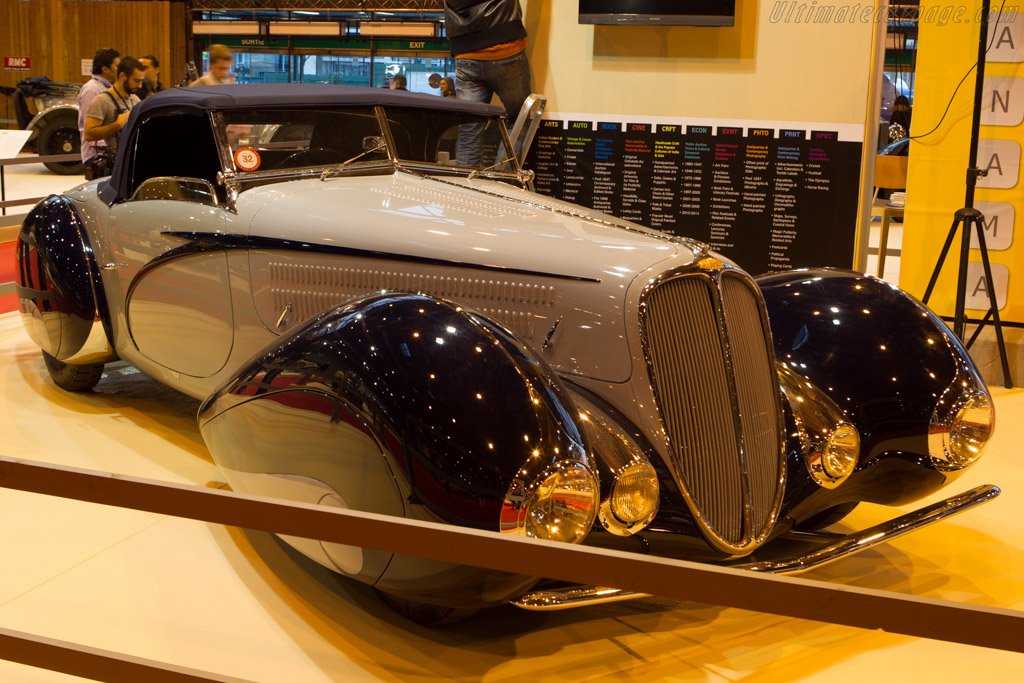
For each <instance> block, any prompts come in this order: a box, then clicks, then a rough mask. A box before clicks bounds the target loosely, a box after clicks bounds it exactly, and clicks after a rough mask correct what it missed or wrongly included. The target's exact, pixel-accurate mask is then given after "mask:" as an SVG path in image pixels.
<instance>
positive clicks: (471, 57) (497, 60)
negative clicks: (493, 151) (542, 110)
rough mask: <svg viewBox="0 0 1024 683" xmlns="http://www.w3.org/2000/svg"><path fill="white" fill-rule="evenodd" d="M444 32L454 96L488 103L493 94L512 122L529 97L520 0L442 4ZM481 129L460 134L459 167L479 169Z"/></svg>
mask: <svg viewBox="0 0 1024 683" xmlns="http://www.w3.org/2000/svg"><path fill="white" fill-rule="evenodd" d="M444 18H445V31H446V33H447V35H448V41H449V43H450V44H451V53H452V56H453V57H455V81H456V83H458V89H457V96H458V98H459V99H462V100H473V101H475V102H490V101H491V96H492V95H494V94H497V95H498V97H499V98H501V103H502V104H503V105H505V116H506V118H508V119H509V121H514V120H515V118H516V117H517V116H518V115H519V110H520V108H522V106H523V102H524V101H526V98H527V97H529V95H530V62H529V60H528V59H527V58H526V27H525V26H523V11H522V9H521V8H520V6H519V0H444ZM482 136H483V125H482V124H464V125H463V126H461V127H460V129H459V149H458V164H459V165H460V166H475V167H479V166H482V165H483V141H482V139H481V138H482Z"/></svg>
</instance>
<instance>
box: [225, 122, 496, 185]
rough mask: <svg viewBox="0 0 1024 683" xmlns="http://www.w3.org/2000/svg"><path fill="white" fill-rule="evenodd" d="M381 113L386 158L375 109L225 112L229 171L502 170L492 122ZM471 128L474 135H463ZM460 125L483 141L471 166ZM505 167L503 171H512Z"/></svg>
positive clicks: (494, 126)
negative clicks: (389, 164) (386, 164)
mask: <svg viewBox="0 0 1024 683" xmlns="http://www.w3.org/2000/svg"><path fill="white" fill-rule="evenodd" d="M384 112H385V118H386V120H387V126H388V130H389V132H390V136H391V140H392V141H393V143H394V148H393V149H391V150H390V154H389V149H388V146H387V144H386V139H387V138H386V137H385V135H384V133H383V131H382V130H381V125H380V121H379V119H378V117H377V114H376V112H375V110H374V108H373V107H349V108H344V109H342V108H338V109H333V108H332V109H271V110H264V111H226V112H224V113H223V119H222V120H223V122H224V126H225V133H226V135H227V140H228V144H229V145H230V148H231V155H232V159H233V160H234V164H235V170H236V171H238V172H240V173H246V172H253V171H274V170H277V171H287V170H301V169H306V168H316V167H331V166H334V167H338V166H342V165H344V166H352V167H357V165H359V164H366V163H368V162H369V163H372V162H380V161H386V160H388V159H390V158H395V159H398V160H401V161H405V162H412V163H414V164H417V165H418V164H431V165H435V166H437V167H443V168H445V169H446V170H449V171H451V172H457V171H459V170H469V171H474V170H476V171H481V170H485V169H487V168H491V167H493V168H496V169H497V168H501V166H504V165H505V164H499V165H495V159H496V157H497V155H498V154H499V153H500V151H501V150H503V149H504V147H503V145H502V136H501V122H500V120H499V119H498V118H497V117H494V116H482V115H480V114H470V113H466V112H458V111H446V110H442V109H428V108H413V107H388V108H385V110H384ZM474 124H475V125H476V126H477V128H476V131H478V132H474V131H473V129H471V128H469V127H470V126H473V125H474ZM463 126H467V132H468V133H471V134H472V135H473V136H474V138H476V136H479V139H480V140H481V141H482V143H481V147H482V151H483V153H482V154H478V155H473V156H475V157H476V159H474V160H473V161H472V162H468V161H467V158H466V157H467V155H466V154H463V158H461V159H460V158H459V131H460V129H461V128H462V127H463ZM502 153H503V152H502ZM508 166H509V168H507V169H503V170H510V171H511V170H514V169H512V168H511V164H508Z"/></svg>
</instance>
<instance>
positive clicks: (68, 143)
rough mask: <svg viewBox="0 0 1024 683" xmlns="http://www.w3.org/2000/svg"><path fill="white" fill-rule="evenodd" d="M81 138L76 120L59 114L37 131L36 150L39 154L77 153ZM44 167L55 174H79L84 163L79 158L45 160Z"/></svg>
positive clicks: (82, 169)
mask: <svg viewBox="0 0 1024 683" xmlns="http://www.w3.org/2000/svg"><path fill="white" fill-rule="evenodd" d="M81 144H82V143H81V138H80V137H79V136H78V121H76V120H75V119H73V118H70V117H67V116H59V117H56V118H54V119H53V120H51V121H50V122H49V123H48V124H47V125H46V127H45V128H43V130H42V132H40V133H39V142H38V144H36V151H37V152H38V153H39V156H50V155H52V154H79V153H80V152H81ZM43 165H44V166H46V168H48V169H50V170H51V171H53V172H54V173H56V174H57V175H81V174H82V173H84V172H85V165H84V164H83V163H82V160H81V159H78V160H77V161H47V162H46V163H45V164H43Z"/></svg>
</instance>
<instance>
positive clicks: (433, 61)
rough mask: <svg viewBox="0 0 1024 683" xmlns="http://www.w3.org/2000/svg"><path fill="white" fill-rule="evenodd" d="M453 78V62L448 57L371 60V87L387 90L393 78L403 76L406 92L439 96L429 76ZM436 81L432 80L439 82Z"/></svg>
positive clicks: (379, 58) (376, 58) (382, 58)
mask: <svg viewBox="0 0 1024 683" xmlns="http://www.w3.org/2000/svg"><path fill="white" fill-rule="evenodd" d="M435 74H436V75H437V76H438V77H439V78H440V77H442V76H451V77H452V78H454V77H455V60H454V59H451V58H450V57H406V56H401V55H395V56H388V55H376V56H375V57H374V58H373V86H374V87H375V88H387V87H390V86H391V81H392V79H393V78H394V77H395V76H398V75H402V76H405V80H406V86H405V88H406V90H408V91H410V92H421V93H426V94H428V95H440V94H441V91H440V90H439V89H438V86H437V85H436V84H435V85H431V78H430V77H431V76H432V75H435ZM439 78H438V79H434V80H435V81H436V80H439Z"/></svg>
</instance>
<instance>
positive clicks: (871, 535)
mask: <svg viewBox="0 0 1024 683" xmlns="http://www.w3.org/2000/svg"><path fill="white" fill-rule="evenodd" d="M999 493H1000V491H999V487H998V486H993V485H992V484H984V485H982V486H978V487H975V488H973V489H970V490H968V491H964V492H963V493H960V494H957V495H955V496H952V497H950V498H946V499H945V500H941V501H939V502H937V503H932V504H931V505H927V506H925V507H923V508H920V509H918V510H914V511H913V512H908V513H907V514H905V515H900V516H899V517H896V518H894V519H890V520H889V521H887V522H882V523H881V524H876V525H875V526H873V527H869V528H867V529H864V530H863V531H858V532H855V533H852V534H849V535H847V536H840V537H839V538H838V539H837V540H835V541H833V542H832V543H829V544H828V545H825V546H823V547H821V548H819V549H817V550H815V551H813V552H810V553H807V554H806V555H801V556H798V557H793V558H789V559H785V560H764V561H761V562H745V563H736V564H731V565H727V566H730V567H732V568H733V569H747V570H749V571H754V572H767V573H769V574H789V573H795V572H802V571H806V570H808V569H813V568H814V567H820V566H822V565H824V564H827V563H829V562H834V561H835V560H838V559H841V558H843V557H846V556H848V555H853V554H854V553H858V552H860V551H861V550H867V549H868V548H872V547H874V546H876V545H879V544H880V543H888V542H889V541H891V540H893V539H895V538H899V537H900V536H903V535H905V534H909V533H911V532H912V531H917V530H918V529H921V528H924V527H926V526H928V525H929V524H932V523H934V522H938V521H941V520H943V519H946V518H947V517H952V516H953V515H958V514H960V513H961V512H965V511H967V510H970V509H971V508H974V507H977V506H979V505H982V504H984V503H988V502H989V501H991V500H993V499H994V498H996V496H998V495H999ZM648 597H651V596H650V595H649V594H647V593H633V592H630V591H625V590H621V589H618V588H602V587H598V586H570V587H567V588H559V589H553V590H546V591H537V592H534V593H527V594H526V595H524V596H522V597H520V598H519V599H517V600H514V601H511V604H513V605H515V606H516V607H521V608H522V609H528V610H534V611H554V610H560V609H571V608H573V607H584V606H587V605H600V604H605V603H609V602H621V601H623V600H636V599H639V598H648Z"/></svg>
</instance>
